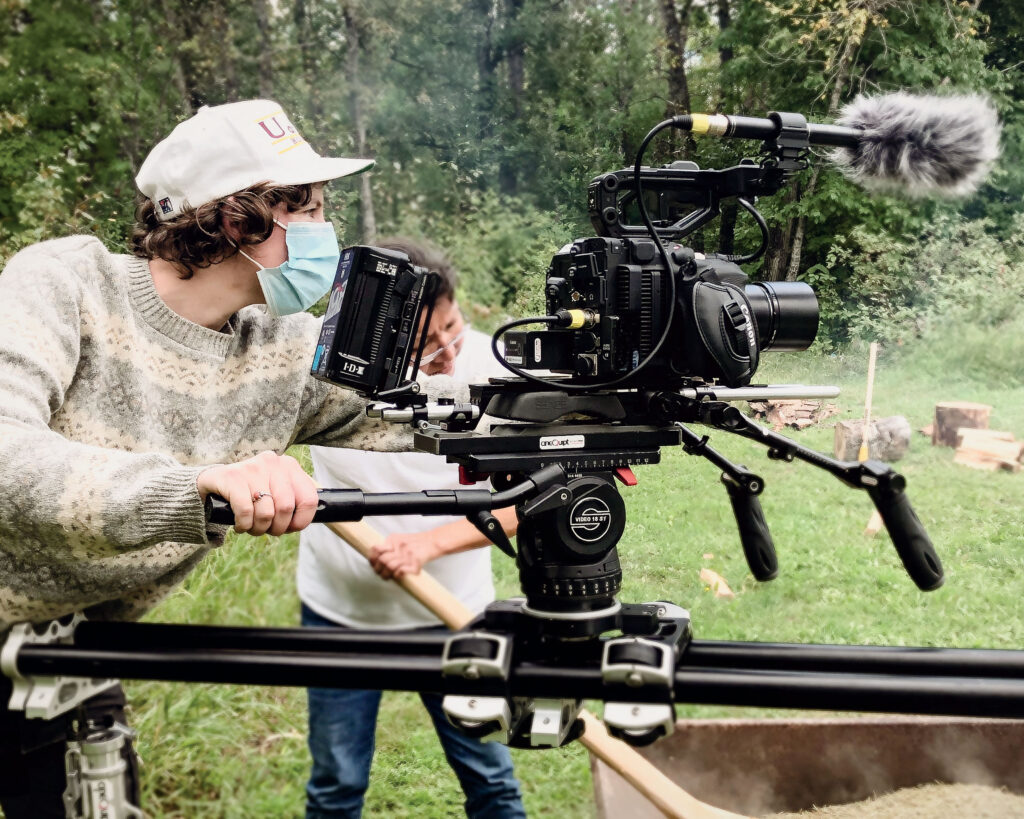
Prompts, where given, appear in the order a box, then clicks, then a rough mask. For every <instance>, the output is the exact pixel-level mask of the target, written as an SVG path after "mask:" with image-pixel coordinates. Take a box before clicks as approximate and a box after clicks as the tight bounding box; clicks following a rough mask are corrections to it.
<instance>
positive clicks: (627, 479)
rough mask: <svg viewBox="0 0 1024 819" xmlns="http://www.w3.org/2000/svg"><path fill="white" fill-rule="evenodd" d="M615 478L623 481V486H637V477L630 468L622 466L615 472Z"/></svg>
mask: <svg viewBox="0 0 1024 819" xmlns="http://www.w3.org/2000/svg"><path fill="white" fill-rule="evenodd" d="M614 473H615V477H616V478H618V479H619V480H620V481H622V484H623V486H636V475H634V474H633V470H632V469H630V468H629V467H628V466H620V467H617V468H616V469H615V470H614Z"/></svg>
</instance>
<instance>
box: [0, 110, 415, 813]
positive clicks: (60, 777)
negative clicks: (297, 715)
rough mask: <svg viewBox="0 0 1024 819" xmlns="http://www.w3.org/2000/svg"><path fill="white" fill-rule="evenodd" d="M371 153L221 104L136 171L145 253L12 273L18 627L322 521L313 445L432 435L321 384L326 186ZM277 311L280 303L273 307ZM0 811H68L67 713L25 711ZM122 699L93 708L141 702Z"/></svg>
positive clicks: (9, 376) (6, 542) (7, 459)
mask: <svg viewBox="0 0 1024 819" xmlns="http://www.w3.org/2000/svg"><path fill="white" fill-rule="evenodd" d="M372 164H373V162H372V160H368V159H329V158H324V157H320V156H318V155H317V154H316V153H315V152H314V151H313V149H312V148H311V147H310V146H309V145H308V144H306V142H305V141H304V140H303V139H302V137H301V135H300V134H299V133H298V131H297V130H296V129H295V127H294V126H293V125H292V123H291V122H290V121H289V119H288V117H287V116H286V115H285V114H284V112H283V111H282V110H281V108H280V106H279V105H277V104H276V103H274V102H271V101H269V100H254V101H248V102H239V103H233V104H230V105H222V106H217V107H213V108H203V109H202V110H200V111H199V112H198V113H197V114H196V115H195V116H194V117H192V118H191V119H189V120H187V121H186V122H183V123H181V124H180V125H178V127H177V128H175V129H174V131H173V132H172V133H171V134H170V135H169V136H168V137H167V138H166V139H165V140H164V141H162V142H161V143H160V144H158V145H157V146H156V147H155V148H154V149H153V151H152V153H151V154H150V155H149V156H148V157H147V159H146V161H145V162H144V163H143V165H142V168H141V169H140V171H139V174H138V176H137V178H136V182H137V183H138V186H139V189H140V191H141V192H142V195H143V197H144V201H143V202H142V204H141V205H140V208H139V213H138V224H137V226H136V229H135V232H134V235H133V237H132V247H131V249H132V254H133V255H131V256H128V255H119V254H115V253H111V252H110V251H108V250H107V249H106V248H105V247H103V245H102V244H101V243H100V242H99V241H98V240H97V239H95V238H94V237H90V236H72V237H68V238H64V239H56V240H52V241H48V242H43V243H41V244H38V245H35V246H32V247H29V248H27V249H25V250H23V251H21V252H20V253H18V254H17V255H16V256H15V257H14V258H13V259H11V261H10V263H9V264H8V265H7V267H6V268H5V270H4V272H3V274H2V275H0V465H2V466H0V469H2V475H0V479H2V482H3V486H4V491H3V492H2V493H0V638H2V636H3V632H4V631H6V629H7V628H8V627H9V626H10V625H11V624H13V623H17V622H23V621H32V622H42V621H47V620H50V619H52V618H57V617H61V616H63V615H67V614H71V613H73V612H84V613H85V614H86V615H87V616H88V617H90V618H91V619H117V620H123V619H129V618H135V617H138V616H140V615H141V614H142V613H143V612H145V611H146V610H147V609H149V608H150V607H152V606H153V605H154V604H155V603H156V602H157V601H158V600H160V599H161V598H162V597H163V596H164V595H166V594H167V593H168V592H169V591H170V590H171V589H172V588H174V586H175V585H176V584H177V583H179V582H180V581H181V580H182V579H183V578H184V577H185V576H186V575H187V574H188V572H189V571H190V570H191V569H192V568H193V567H194V566H195V565H196V564H197V563H198V562H199V561H200V560H201V559H202V557H203V556H204V555H205V554H206V553H207V552H208V551H209V549H210V548H211V547H213V546H216V545H219V544H220V543H221V542H223V536H224V530H223V527H217V526H211V525H210V524H209V523H208V522H207V520H206V518H205V515H204V500H205V498H206V496H207V495H208V494H209V493H211V492H213V493H217V494H219V495H221V496H223V497H225V498H226V499H227V500H228V501H229V502H230V504H231V508H232V510H233V511H234V515H235V529H236V530H238V531H242V532H249V533H251V534H253V535H261V534H264V533H270V534H274V535H280V534H284V533H285V532H293V531H298V530H300V529H303V528H304V527H305V526H307V525H308V524H309V523H310V521H311V520H312V517H313V512H314V510H315V507H316V489H315V485H314V484H313V481H312V480H311V479H310V478H309V477H308V476H307V475H306V473H305V472H304V471H303V469H302V467H301V466H300V465H299V464H298V463H297V462H296V461H295V460H294V459H292V458H290V457H288V456H285V455H283V454H282V453H283V452H284V451H285V449H286V448H287V447H288V446H290V445H291V444H295V443H313V444H323V445H328V446H339V445H343V446H346V447H354V448H369V449H379V450H400V449H407V448H409V446H410V444H411V441H410V436H408V434H407V433H406V432H404V431H403V430H401V429H399V428H385V427H383V426H380V425H379V424H378V423H376V422H371V421H370V420H368V419H367V418H366V416H365V413H364V411H363V409H364V405H363V403H362V401H361V400H359V399H358V398H357V397H356V396H355V394H354V393H352V392H349V391H345V390H341V389H337V388H334V387H332V386H330V385H327V384H324V383H322V382H320V381H317V380H313V379H311V378H310V376H309V367H310V356H311V351H312V350H313V349H314V347H315V344H316V340H317V336H318V331H319V321H318V320H317V319H315V318H314V317H313V316H311V315H309V314H307V313H304V312H303V311H304V310H305V309H306V308H307V307H309V306H310V305H311V304H313V303H314V302H315V301H317V300H318V299H319V298H320V297H321V296H322V295H323V294H324V293H325V292H327V290H328V289H329V287H330V284H331V282H332V280H333V276H334V272H335V268H336V266H337V263H338V255H339V254H338V245H337V240H336V239H335V236H334V231H333V228H332V227H331V226H330V224H328V223H327V222H325V221H324V216H323V184H322V183H324V182H326V181H327V180H330V179H335V178H337V177H341V176H347V175H349V174H353V173H358V172H360V171H363V170H366V169H367V168H369V167H370V166H371V165H372ZM264 305H265V306H264ZM9 694H10V685H9V683H8V681H7V680H6V678H4V677H0V702H2V703H4V706H3V707H2V708H0V807H2V809H3V812H4V814H5V815H6V817H7V819H17V818H18V817H28V816H31V817H33V818H34V819H36V818H38V817H46V816H58V817H63V816H64V807H63V805H62V801H61V793H62V791H63V790H64V787H65V781H64V761H63V757H64V746H63V738H64V733H65V730H66V721H65V720H63V719H58V720H54V721H52V722H42V721H37V720H24V719H22V718H21V715H20V713H16V712H8V711H7V710H6V702H7V699H8V697H9ZM121 704H123V697H122V696H121V695H120V694H119V692H118V693H117V695H115V696H108V697H106V698H105V699H104V700H103V701H100V702H98V703H97V702H94V703H93V704H92V711H93V716H94V717H96V718H97V719H100V718H102V717H104V716H108V715H113V716H115V717H120V719H121V720H122V721H123V714H122V713H121V711H120V705H121Z"/></svg>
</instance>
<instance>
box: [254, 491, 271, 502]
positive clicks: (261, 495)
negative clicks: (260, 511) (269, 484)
mask: <svg viewBox="0 0 1024 819" xmlns="http://www.w3.org/2000/svg"><path fill="white" fill-rule="evenodd" d="M261 498H270V499H271V500H273V499H274V496H273V495H271V494H270V493H269V492H253V495H252V502H253V503H256V502H257V501H258V500H260V499H261Z"/></svg>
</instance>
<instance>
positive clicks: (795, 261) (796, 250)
mask: <svg viewBox="0 0 1024 819" xmlns="http://www.w3.org/2000/svg"><path fill="white" fill-rule="evenodd" d="M853 52H854V40H853V38H852V37H847V39H846V43H845V45H844V46H843V53H842V54H841V55H840V57H839V65H838V67H837V68H836V82H835V85H833V86H832V94H831V95H830V97H829V101H828V112H829V114H834V113H835V112H836V111H837V110H838V109H839V101H840V100H841V99H842V98H843V90H844V89H845V88H846V82H847V80H849V78H850V66H851V63H852V62H853ZM820 173H821V166H820V165H815V166H814V169H813V170H812V171H811V181H810V182H809V183H808V184H807V190H806V195H807V196H813V195H814V192H815V190H817V187H818V176H819V174H820ZM797 201H800V191H799V190H798V191H797ZM806 228H807V217H806V216H804V215H803V214H801V215H800V216H799V217H798V218H797V220H796V227H795V229H794V231H793V248H792V250H791V251H790V257H789V264H788V265H787V266H786V281H788V282H793V281H796V280H797V277H798V276H799V275H800V260H801V257H802V255H803V250H804V235H805V233H806Z"/></svg>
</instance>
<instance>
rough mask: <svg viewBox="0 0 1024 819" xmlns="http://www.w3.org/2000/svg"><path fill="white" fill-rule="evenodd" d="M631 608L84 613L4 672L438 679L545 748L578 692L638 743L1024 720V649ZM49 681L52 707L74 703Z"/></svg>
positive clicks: (460, 699) (427, 684)
mask: <svg viewBox="0 0 1024 819" xmlns="http://www.w3.org/2000/svg"><path fill="white" fill-rule="evenodd" d="M622 610H623V622H624V631H625V630H628V631H629V632H630V633H628V634H625V635H624V636H622V637H608V638H601V639H593V640H584V641H579V642H578V643H573V642H572V641H570V642H569V643H564V642H557V643H556V644H554V645H552V644H551V643H550V641H547V640H544V639H543V638H540V639H538V637H537V632H536V622H535V620H534V618H532V617H530V616H529V615H526V614H525V613H523V612H522V603H521V601H501V602H498V603H495V604H492V606H491V607H489V608H488V610H487V611H486V612H485V613H484V614H483V615H482V616H481V617H480V618H478V619H477V620H476V621H474V622H473V623H471V624H470V625H469V626H468V627H467V628H466V629H463V630H462V631H459V632H455V633H452V634H448V635H446V634H439V633H416V632H409V633H395V632H380V631H376V632H374V631H361V630H353V629H331V628H317V629H310V628H250V627H229V626H186V625H171V624H154V623H116V622H113V623H104V622H88V621H82V620H80V619H79V620H76V621H75V624H74V626H73V627H72V633H71V634H70V635H64V636H60V637H58V636H56V635H54V636H52V637H51V636H50V632H49V629H48V628H47V629H45V630H44V631H43V634H44V635H46V637H45V639H43V641H41V642H26V641H22V642H20V643H19V644H18V645H17V646H16V647H15V648H13V649H12V648H11V647H10V638H8V644H7V645H5V646H4V653H5V655H6V656H7V657H8V659H9V662H8V663H6V664H5V667H4V673H6V674H7V675H8V676H11V677H12V678H13V679H14V680H15V682H17V683H19V684H21V685H22V686H23V687H27V688H28V689H29V690H30V691H31V690H32V689H33V688H34V687H35V686H36V685H37V681H38V680H45V679H52V678H54V677H58V676H59V677H63V678H65V679H68V680H74V679H92V678H96V677H119V678H125V679H153V680H173V681H182V682H206V683H231V684H243V685H286V686H304V687H305V686H314V687H328V688H360V689H362V688H370V689H385V690H404V691H433V692H438V693H441V694H444V695H445V696H446V710H447V711H448V714H449V718H450V719H451V720H452V721H453V723H454V724H455V725H457V726H458V727H460V729H462V730H465V731H467V732H468V733H471V734H475V735H477V736H481V737H484V738H493V739H500V740H502V741H504V742H506V743H508V744H512V745H517V746H520V747H535V748H537V747H552V746H557V745H562V744H565V743H566V742H569V741H572V739H575V738H577V737H578V736H579V733H580V732H581V730H582V726H581V725H580V724H579V723H578V722H577V721H576V715H577V714H578V712H579V707H580V703H581V702H582V700H584V699H594V700H601V701H603V702H606V703H608V704H609V707H607V708H606V710H605V721H606V723H607V724H608V726H609V730H610V731H611V732H612V733H613V734H615V735H617V736H619V737H620V738H622V739H624V740H626V741H628V742H631V743H633V744H637V745H642V744H646V743H648V742H651V741H653V740H654V739H655V738H657V737H658V736H661V735H663V734H664V733H667V732H668V731H670V730H671V726H672V722H673V721H674V710H673V708H672V705H673V704H682V703H691V704H715V705H729V706H754V707H779V708H797V709H812V710H816V709H825V710H837V711H863V712H889V713H910V714H934V715H948V716H965V717H998V718H1009V719H1019V718H1024V651H1010V650H999V649H960V648H926V647H912V648H905V647H896V646H849V645H811V644H806V645H805V644H786V643H756V642H755V643H751V642H737V641H706V640H696V639H692V637H691V631H690V621H689V618H688V616H687V615H686V612H685V611H683V610H682V609H679V608H678V607H675V606H673V605H671V604H665V603H654V604H643V605H625V606H623V607H622ZM38 684H41V685H43V684H45V683H38ZM46 690H47V691H48V692H49V697H50V699H51V700H52V701H53V708H52V709H51V711H52V712H53V713H60V712H62V711H64V710H69V707H70V706H68V703H66V702H62V701H61V700H60V695H59V693H58V692H57V691H55V690H53V689H52V687H50V688H47V689H46ZM24 704H25V701H24V699H20V700H17V701H14V700H12V702H11V704H10V705H11V707H12V708H14V709H17V710H24ZM29 715H30V716H36V717H42V716H44V714H42V713H41V712H38V711H37V712H35V713H30V714H29Z"/></svg>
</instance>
